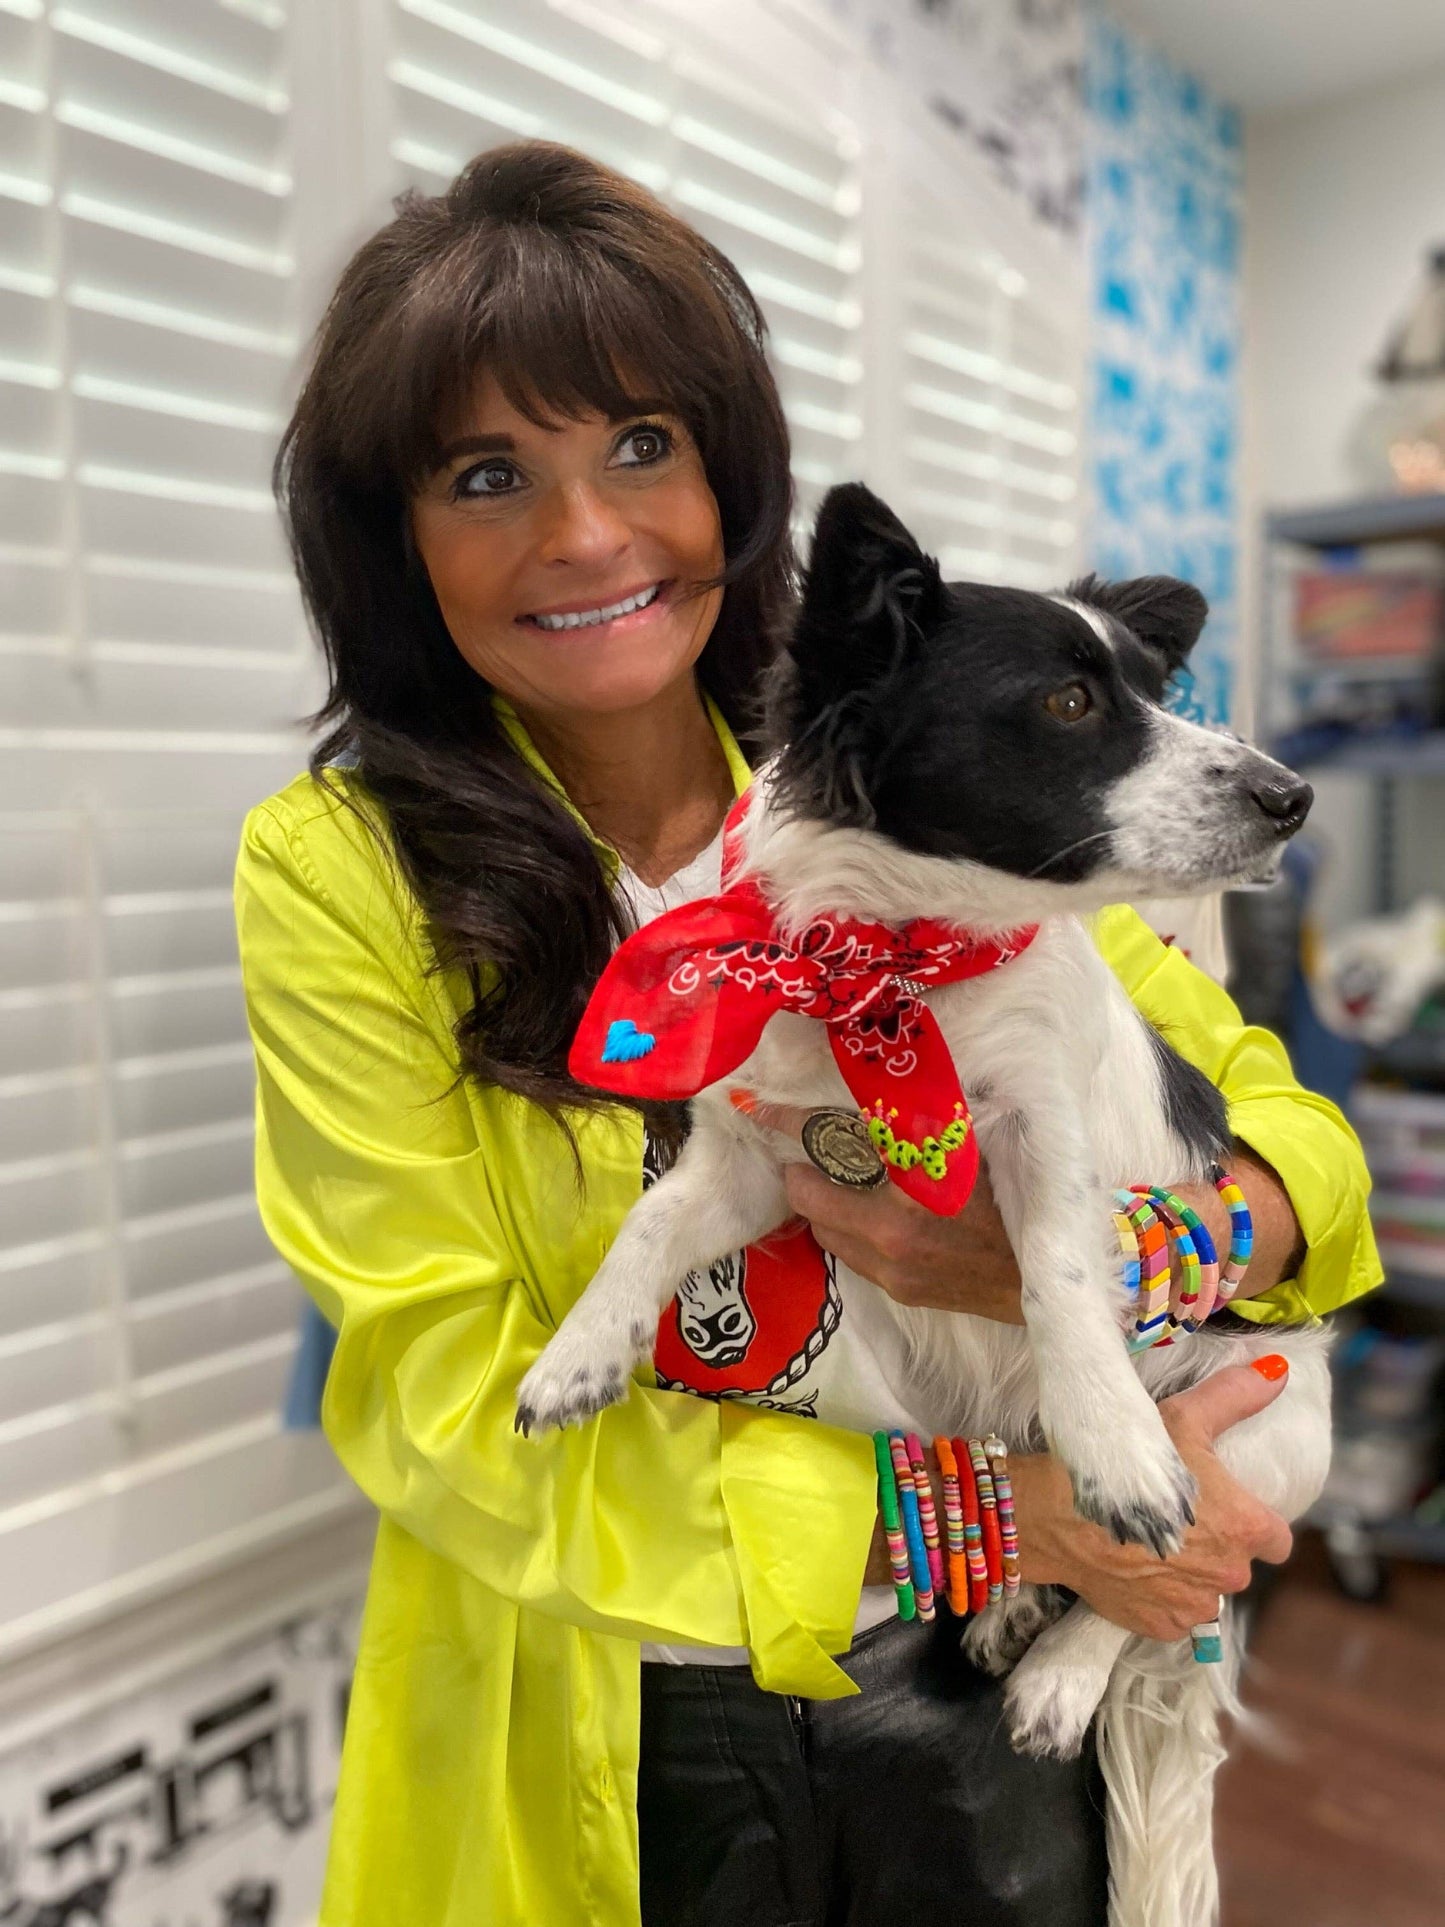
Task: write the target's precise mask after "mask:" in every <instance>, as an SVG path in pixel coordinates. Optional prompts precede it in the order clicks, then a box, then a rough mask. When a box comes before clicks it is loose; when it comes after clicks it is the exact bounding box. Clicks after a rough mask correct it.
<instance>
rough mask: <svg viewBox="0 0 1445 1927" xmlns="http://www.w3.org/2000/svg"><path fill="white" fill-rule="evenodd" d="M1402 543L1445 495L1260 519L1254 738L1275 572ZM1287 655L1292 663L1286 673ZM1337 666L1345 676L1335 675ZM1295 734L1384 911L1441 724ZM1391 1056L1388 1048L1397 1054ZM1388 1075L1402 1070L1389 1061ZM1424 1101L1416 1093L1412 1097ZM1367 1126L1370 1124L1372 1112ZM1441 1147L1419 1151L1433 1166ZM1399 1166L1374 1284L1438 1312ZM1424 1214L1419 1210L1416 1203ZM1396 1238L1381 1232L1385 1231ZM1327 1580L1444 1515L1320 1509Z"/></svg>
mask: <svg viewBox="0 0 1445 1927" xmlns="http://www.w3.org/2000/svg"><path fill="white" fill-rule="evenodd" d="M1402 543H1412V544H1421V543H1429V544H1433V545H1435V546H1436V547H1438V548H1440V549H1441V550H1445V494H1433V495H1416V496H1399V497H1389V498H1373V499H1362V500H1358V501H1353V502H1339V503H1331V504H1329V505H1326V506H1321V507H1316V508H1307V509H1293V510H1287V511H1280V512H1276V513H1274V514H1271V515H1269V516H1268V517H1267V518H1266V521H1265V540H1264V547H1263V558H1264V571H1265V579H1264V584H1263V588H1264V595H1263V600H1262V604H1261V607H1262V612H1263V624H1264V630H1263V638H1262V644H1263V646H1262V649H1261V672H1262V674H1261V686H1260V689H1259V715H1260V718H1261V723H1262V729H1261V734H1262V736H1263V737H1264V738H1265V739H1266V740H1269V741H1274V742H1278V741H1279V739H1280V738H1281V736H1282V735H1283V734H1284V732H1285V730H1286V729H1288V728H1289V727H1290V725H1291V724H1292V723H1293V722H1294V721H1295V716H1294V714H1293V713H1292V710H1293V705H1294V702H1295V700H1296V696H1297V685H1298V683H1299V682H1300V681H1302V680H1303V674H1302V672H1301V670H1300V669H1299V666H1298V662H1297V659H1296V658H1294V650H1293V645H1292V640H1291V639H1287V638H1286V637H1285V635H1284V634H1283V622H1282V619H1281V616H1282V606H1283V597H1284V592H1285V587H1286V582H1285V577H1286V572H1287V571H1288V570H1290V569H1291V568H1292V567H1294V566H1296V564H1297V561H1298V558H1299V557H1300V555H1301V553H1303V554H1305V555H1307V556H1309V557H1311V558H1326V557H1331V556H1335V557H1338V556H1339V554H1340V552H1341V551H1350V550H1356V549H1376V548H1379V547H1381V546H1385V545H1397V544H1402ZM1292 661H1293V662H1294V663H1295V668H1294V673H1292V672H1291V664H1292ZM1370 668H1371V670H1372V671H1373V672H1374V673H1375V674H1377V675H1381V676H1384V675H1388V674H1390V673H1391V672H1392V671H1393V672H1394V673H1395V674H1404V675H1409V674H1410V673H1411V671H1412V669H1414V668H1415V665H1412V664H1410V663H1409V662H1407V661H1392V662H1390V663H1387V664H1378V663H1377V664H1372V665H1370ZM1346 673H1347V672H1346ZM1304 736H1305V732H1304V731H1303V730H1301V731H1299V732H1298V733H1297V734H1296V735H1295V736H1294V737H1293V738H1292V739H1291V740H1290V742H1289V744H1288V747H1287V749H1285V750H1284V751H1283V753H1284V754H1285V757H1286V760H1287V761H1289V763H1290V764H1291V765H1292V767H1294V768H1296V769H1299V770H1301V771H1304V772H1306V773H1309V774H1311V775H1314V774H1320V775H1325V774H1341V775H1350V776H1354V777H1358V778H1360V779H1362V781H1363V782H1365V783H1366V784H1368V786H1369V793H1370V805H1371V811H1372V828H1373V843H1374V875H1375V909H1376V910H1377V912H1379V913H1387V912H1390V911H1393V910H1395V909H1397V908H1399V907H1400V902H1401V896H1402V891H1401V888H1400V834H1401V811H1400V808H1399V790H1400V785H1401V784H1402V783H1406V782H1414V781H1419V780H1422V779H1430V778H1436V779H1439V778H1445V729H1441V728H1420V729H1410V728H1408V727H1406V726H1404V725H1401V726H1398V727H1396V728H1393V729H1389V730H1385V731H1381V732H1380V733H1378V734H1361V735H1359V736H1355V737H1350V736H1348V735H1343V736H1340V737H1339V738H1338V739H1336V740H1334V741H1330V740H1328V737H1327V733H1326V732H1325V731H1324V730H1323V729H1322V730H1321V731H1320V739H1321V740H1320V741H1319V742H1318V743H1317V744H1316V745H1311V744H1309V742H1308V741H1307V740H1305V741H1303V742H1302V741H1301V738H1303V737H1304ZM1396 1054H1397V1055H1398V1053H1396ZM1392 1068H1393V1069H1394V1070H1396V1071H1399V1070H1400V1069H1401V1066H1400V1065H1398V1064H1396V1065H1393V1066H1392ZM1428 1102H1429V1100H1428V1099H1425V1098H1422V1099H1421V1100H1420V1103H1421V1104H1422V1105H1423V1104H1426V1103H1428ZM1375 1108H1376V1107H1375V1106H1373V1105H1372V1104H1370V1102H1369V1101H1368V1100H1362V1110H1361V1114H1360V1115H1359V1116H1357V1118H1356V1122H1357V1123H1358V1124H1359V1125H1360V1128H1361V1130H1362V1132H1363V1131H1366V1130H1367V1129H1368V1120H1369V1116H1370V1112H1371V1111H1372V1110H1373V1109H1375ZM1374 1123H1375V1126H1376V1129H1378V1128H1379V1123H1380V1120H1379V1119H1378V1118H1376V1119H1375V1120H1374ZM1440 1156H1445V1153H1440V1152H1436V1153H1430V1154H1427V1156H1426V1158H1425V1160H1424V1161H1425V1162H1431V1163H1433V1160H1434V1159H1435V1158H1436V1157H1440ZM1411 1162H1413V1164H1414V1166H1415V1169H1414V1170H1413V1171H1407V1170H1404V1169H1403V1168H1401V1166H1400V1165H1398V1164H1397V1163H1396V1162H1395V1161H1394V1160H1393V1159H1391V1158H1390V1157H1388V1156H1382V1157H1381V1160H1380V1163H1379V1165H1378V1167H1377V1181H1376V1199H1375V1207H1374V1213H1375V1219H1376V1223H1377V1227H1378V1229H1379V1232H1380V1250H1381V1256H1382V1258H1383V1260H1384V1263H1385V1267H1386V1275H1387V1282H1386V1287H1385V1289H1386V1290H1387V1292H1388V1293H1389V1295H1390V1297H1391V1299H1392V1300H1393V1301H1394V1302H1395V1303H1396V1304H1398V1305H1400V1306H1401V1307H1405V1308H1408V1311H1409V1312H1410V1313H1412V1314H1416V1315H1418V1314H1420V1313H1424V1314H1425V1315H1426V1317H1427V1319H1428V1318H1430V1317H1431V1316H1432V1315H1433V1316H1435V1317H1440V1316H1445V1254H1442V1252H1441V1250H1440V1248H1439V1246H1438V1245H1432V1244H1431V1243H1430V1242H1429V1241H1428V1239H1423V1240H1422V1241H1421V1242H1420V1244H1419V1245H1417V1244H1416V1242H1415V1238H1414V1234H1413V1232H1412V1231H1411V1229H1410V1226H1409V1223H1408V1221H1409V1219H1410V1218H1411V1216H1412V1215H1413V1210H1414V1206H1415V1201H1416V1198H1417V1197H1418V1195H1419V1193H1418V1192H1417V1191H1416V1189H1415V1187H1416V1185H1417V1184H1418V1183H1419V1180H1420V1165H1421V1159H1420V1157H1419V1156H1418V1155H1417V1156H1415V1157H1414V1158H1413V1160H1411ZM1427 1215H1429V1214H1428V1210H1427ZM1402 1228H1403V1235H1400V1236H1391V1235H1389V1234H1390V1232H1392V1231H1395V1232H1400V1231H1401V1230H1402ZM1319 1522H1320V1524H1321V1525H1322V1526H1323V1528H1324V1531H1325V1537H1326V1542H1327V1544H1328V1546H1329V1549H1330V1554H1331V1558H1332V1562H1333V1564H1334V1568H1335V1572H1336V1576H1337V1577H1338V1579H1339V1580H1340V1583H1341V1585H1342V1586H1344V1588H1345V1589H1346V1590H1347V1591H1349V1592H1351V1593H1354V1594H1356V1595H1357V1596H1360V1597H1374V1596H1376V1595H1377V1594H1378V1592H1379V1591H1380V1590H1381V1589H1382V1586H1383V1583H1384V1581H1383V1563H1384V1562H1386V1561H1388V1560H1391V1559H1411V1560H1424V1561H1429V1562H1431V1563H1436V1564H1445V1523H1441V1522H1440V1521H1439V1520H1438V1519H1435V1520H1430V1521H1426V1520H1422V1519H1420V1518H1417V1517H1415V1516H1413V1515H1410V1514H1405V1515H1403V1516H1400V1517H1396V1518H1391V1519H1386V1520H1381V1521H1366V1520H1362V1519H1361V1518H1359V1517H1357V1516H1354V1515H1353V1514H1351V1513H1349V1512H1348V1511H1346V1512H1338V1511H1337V1512H1335V1513H1333V1514H1331V1515H1330V1516H1328V1517H1321V1519H1320V1521H1319Z"/></svg>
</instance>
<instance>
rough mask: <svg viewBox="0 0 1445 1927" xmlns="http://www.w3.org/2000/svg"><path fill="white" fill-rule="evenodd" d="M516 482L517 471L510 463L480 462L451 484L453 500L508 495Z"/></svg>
mask: <svg viewBox="0 0 1445 1927" xmlns="http://www.w3.org/2000/svg"><path fill="white" fill-rule="evenodd" d="M517 480H518V477H517V471H516V469H515V468H514V467H513V465H512V463H511V462H481V463H479V464H478V466H477V467H476V468H469V469H467V470H466V471H465V472H464V473H463V474H461V475H459V476H458V477H457V479H456V481H455V482H453V484H452V495H453V497H454V498H461V497H466V496H473V497H475V496H478V495H510V494H511V493H512V490H513V489H514V487H515V486H516V483H517Z"/></svg>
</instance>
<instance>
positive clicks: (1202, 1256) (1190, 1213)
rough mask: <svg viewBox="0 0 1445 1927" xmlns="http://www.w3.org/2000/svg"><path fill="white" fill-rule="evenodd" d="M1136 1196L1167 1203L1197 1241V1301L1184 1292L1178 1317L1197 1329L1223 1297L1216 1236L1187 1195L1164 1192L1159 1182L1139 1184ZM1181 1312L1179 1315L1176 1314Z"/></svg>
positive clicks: (1195, 1242)
mask: <svg viewBox="0 0 1445 1927" xmlns="http://www.w3.org/2000/svg"><path fill="white" fill-rule="evenodd" d="M1132 1189H1133V1191H1134V1193H1135V1195H1136V1197H1146V1198H1152V1199H1153V1201H1154V1203H1155V1205H1156V1206H1157V1205H1163V1206H1164V1207H1165V1209H1166V1210H1169V1211H1172V1212H1173V1213H1174V1215H1175V1217H1177V1218H1180V1219H1182V1220H1183V1222H1184V1225H1185V1228H1186V1229H1187V1230H1188V1232H1189V1235H1190V1237H1191V1238H1192V1239H1193V1240H1194V1249H1195V1251H1196V1253H1197V1254H1198V1259H1199V1277H1198V1280H1197V1284H1196V1286H1195V1293H1196V1296H1195V1302H1194V1303H1193V1304H1192V1305H1190V1304H1189V1303H1188V1300H1187V1298H1186V1296H1185V1295H1184V1294H1183V1293H1181V1294H1180V1298H1179V1304H1180V1307H1181V1309H1182V1310H1184V1312H1185V1316H1184V1317H1182V1318H1178V1322H1179V1323H1180V1324H1182V1325H1183V1327H1184V1329H1185V1331H1191V1332H1192V1331H1197V1330H1198V1329H1199V1327H1200V1326H1201V1325H1202V1324H1203V1323H1204V1321H1205V1319H1206V1318H1207V1317H1208V1316H1209V1314H1210V1313H1211V1312H1212V1311H1213V1310H1214V1306H1215V1301H1216V1300H1217V1298H1218V1296H1219V1254H1218V1252H1217V1251H1216V1250H1215V1248H1214V1238H1213V1236H1212V1234H1211V1232H1210V1229H1209V1226H1208V1225H1207V1224H1206V1223H1205V1222H1204V1220H1203V1218H1201V1217H1200V1215H1199V1213H1198V1212H1197V1211H1196V1210H1195V1209H1194V1207H1193V1206H1192V1205H1189V1204H1186V1203H1185V1202H1184V1200H1183V1198H1180V1197H1176V1196H1175V1194H1174V1193H1173V1192H1172V1191H1161V1190H1160V1189H1159V1187H1158V1186H1157V1185H1142V1184H1136V1185H1134V1186H1133V1187H1132ZM1177 1316H1178V1315H1177V1314H1176V1317H1177Z"/></svg>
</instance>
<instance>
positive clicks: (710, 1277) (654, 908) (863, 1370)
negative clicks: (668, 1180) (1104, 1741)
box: [616, 831, 917, 1666]
mask: <svg viewBox="0 0 1445 1927" xmlns="http://www.w3.org/2000/svg"><path fill="white" fill-rule="evenodd" d="M721 872H722V832H721V831H719V832H718V834H717V836H716V837H715V838H714V839H713V841H712V842H711V843H710V844H709V845H708V846H707V848H706V849H705V850H703V851H701V852H700V853H699V854H698V855H697V856H695V857H694V858H693V860H692V862H691V863H689V864H686V865H685V866H684V867H683V868H682V869H681V870H678V871H677V872H676V873H675V874H674V875H673V876H670V877H667V878H666V879H665V880H664V881H663V882H661V883H659V884H647V883H644V882H643V881H642V880H641V878H640V877H637V876H635V875H634V874H633V873H632V871H630V870H629V869H627V867H626V866H625V865H624V866H623V867H622V869H621V870H620V871H619V873H618V877H617V885H616V887H617V889H618V891H619V892H620V893H621V894H622V895H623V896H624V897H625V898H626V900H627V902H628V903H629V904H630V906H631V908H632V911H633V914H634V915H635V916H636V918H637V920H638V922H639V923H645V922H648V921H650V920H651V919H652V918H653V917H657V916H661V915H662V913H663V912H664V911H665V910H675V909H676V908H677V906H678V905H679V904H681V903H689V902H691V901H692V900H693V899H694V898H696V897H706V896H713V895H715V894H716V893H717V891H718V890H719V888H720V887H721ZM656 1174H657V1167H656V1165H655V1163H654V1161H653V1157H652V1147H651V1146H650V1145H649V1146H648V1149H647V1152H645V1153H644V1174H643V1176H644V1183H650V1182H651V1181H652V1179H653V1178H654V1177H655V1176H656ZM654 1363H655V1364H656V1367H657V1374H658V1382H659V1383H660V1384H661V1385H663V1386H665V1387H667V1388H668V1389H670V1390H673V1391H680V1392H692V1393H694V1394H696V1395H698V1396H700V1397H703V1398H740V1399H745V1400H748V1401H749V1402H751V1403H753V1404H759V1405H767V1406H770V1407H772V1408H773V1409H774V1410H777V1411H791V1412H796V1413H798V1414H799V1415H800V1416H803V1417H807V1418H817V1419H821V1420H822V1421H823V1422H824V1423H825V1424H828V1425H837V1426H842V1427H843V1428H845V1429H846V1430H850V1431H855V1432H873V1431H875V1430H876V1429H877V1428H878V1427H880V1426H888V1427H893V1426H901V1427H904V1428H905V1429H909V1430H915V1429H917V1420H916V1419H915V1418H914V1417H913V1416H912V1415H911V1414H910V1413H909V1411H908V1409H907V1405H906V1390H907V1374H906V1370H905V1363H904V1357H903V1339H902V1333H901V1332H900V1330H899V1327H898V1325H897V1324H896V1322H895V1321H894V1320H893V1319H892V1318H890V1317H889V1316H888V1315H887V1309H886V1304H885V1301H884V1296H883V1293H882V1292H881V1291H880V1290H879V1289H878V1288H877V1286H875V1285H871V1284H868V1283H867V1282H866V1281H863V1280H859V1279H850V1278H849V1277H848V1276H847V1275H846V1274H844V1275H843V1276H841V1277H840V1276H839V1275H838V1274H837V1273H836V1271H835V1267H834V1263H833V1260H832V1259H831V1258H830V1257H828V1256H827V1254H826V1253H824V1252H823V1251H821V1250H820V1249H819V1247H818V1246H817V1245H816V1244H815V1243H814V1242H813V1240H812V1239H811V1238H810V1237H809V1236H808V1235H807V1233H806V1228H805V1227H800V1228H799V1229H798V1231H797V1232H796V1233H794V1234H791V1235H787V1236H784V1237H782V1238H775V1239H770V1240H769V1241H768V1245H767V1247H756V1246H755V1247H751V1248H750V1249H749V1250H748V1251H746V1252H741V1251H739V1252H734V1253H732V1254H731V1255H729V1256H728V1257H725V1258H720V1259H718V1260H717V1262H716V1263H714V1264H712V1265H710V1266H709V1267H708V1269H707V1272H706V1274H703V1273H701V1272H692V1273H691V1274H690V1275H689V1276H688V1278H687V1279H686V1280H685V1281H684V1283H683V1284H682V1286H681V1287H680V1289H679V1291H678V1294H677V1297H676V1298H675V1300H674V1301H673V1304H672V1306H671V1307H670V1308H669V1311H668V1313H667V1314H666V1315H665V1316H664V1318H663V1320H662V1323H661V1325H660V1327H659V1330H658V1339H657V1348H656V1351H655V1354H654ZM896 1611H897V1603H896V1599H895V1595H894V1591H893V1588H892V1587H891V1586H865V1587H864V1589H863V1595H862V1600H861V1603H860V1605H859V1609H858V1618H857V1621H856V1622H855V1625H854V1629H853V1630H854V1636H855V1637H856V1636H857V1634H858V1633H860V1632H863V1631H865V1630H866V1629H867V1628H868V1627H870V1626H876V1625H878V1624H879V1623H880V1622H881V1621H882V1620H884V1619H887V1618H890V1617H892V1616H893V1614H894V1613H895V1612H896ZM642 1657H643V1659H645V1660H661V1661H664V1662H667V1663H670V1664H673V1665H706V1666H733V1665H737V1666H742V1665H746V1664H747V1658H748V1655H747V1650H746V1648H745V1647H741V1646H736V1647H735V1646H663V1645H651V1644H644V1646H643V1648H642Z"/></svg>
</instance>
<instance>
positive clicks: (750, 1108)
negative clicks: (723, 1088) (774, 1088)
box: [728, 1090, 758, 1117]
mask: <svg viewBox="0 0 1445 1927" xmlns="http://www.w3.org/2000/svg"><path fill="white" fill-rule="evenodd" d="M728 1103H729V1104H731V1105H732V1107H733V1109H734V1110H735V1111H741V1112H742V1114H743V1116H744V1117H751V1116H752V1114H753V1112H754V1111H755V1110H756V1109H757V1108H758V1100H757V1099H756V1098H755V1097H754V1096H753V1094H752V1092H751V1091H742V1090H736V1091H729V1092H728Z"/></svg>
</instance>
